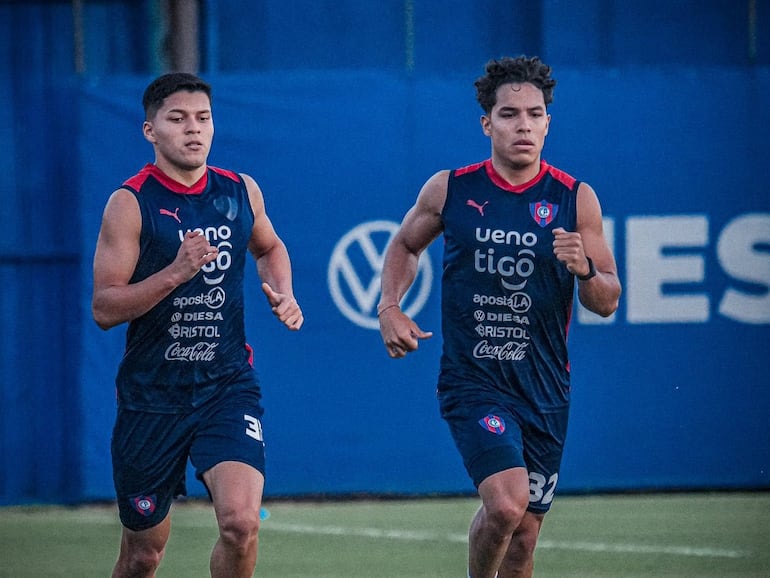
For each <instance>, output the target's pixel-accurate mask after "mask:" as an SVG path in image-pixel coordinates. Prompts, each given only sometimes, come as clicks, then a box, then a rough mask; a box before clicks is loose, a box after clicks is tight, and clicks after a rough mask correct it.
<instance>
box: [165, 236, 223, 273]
mask: <svg viewBox="0 0 770 578" xmlns="http://www.w3.org/2000/svg"><path fill="white" fill-rule="evenodd" d="M218 254H219V250H218V249H217V248H216V247H214V246H212V245H209V242H208V240H207V239H206V236H205V235H203V234H202V233H201V232H200V231H187V233H185V236H184V239H182V244H181V245H180V246H179V250H178V251H177V254H176V258H175V259H174V262H173V263H172V266H173V267H174V268H175V269H176V271H177V272H178V274H179V276H180V277H181V279H180V283H184V282H186V281H189V280H190V279H192V278H193V277H195V275H196V274H197V273H198V271H200V270H201V267H203V266H204V265H208V264H209V263H211V262H212V261H213V260H215V259H216V258H217V255H218Z"/></svg>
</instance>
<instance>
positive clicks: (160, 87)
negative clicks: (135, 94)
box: [142, 72, 211, 120]
mask: <svg viewBox="0 0 770 578" xmlns="http://www.w3.org/2000/svg"><path fill="white" fill-rule="evenodd" d="M180 90H186V91H188V92H205V93H206V96H208V97H209V102H210V101H211V85H209V84H208V83H207V82H206V81H204V80H202V79H200V78H198V77H197V76H195V75H194V74H189V73H187V72H170V73H168V74H164V75H162V76H159V77H158V78H156V79H155V80H153V81H152V82H151V83H150V84H149V86H148V87H147V88H146V89H145V91H144V96H143V97H142V105H143V106H144V115H145V118H146V119H147V120H149V119H151V118H152V117H154V116H155V114H156V113H157V112H158V110H160V107H162V106H163V101H164V100H166V98H168V97H169V96H171V95H172V94H174V93H175V92H179V91H180Z"/></svg>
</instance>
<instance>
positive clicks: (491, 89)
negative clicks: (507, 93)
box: [473, 56, 556, 114]
mask: <svg viewBox="0 0 770 578" xmlns="http://www.w3.org/2000/svg"><path fill="white" fill-rule="evenodd" d="M485 71H486V74H485V75H484V76H481V77H479V78H478V79H477V80H476V82H474V83H473V85H474V86H475V87H476V100H477V101H478V102H479V104H480V105H481V108H482V109H484V112H485V113H486V114H489V113H490V112H492V108H494V106H495V104H496V103H497V89H498V88H500V86H502V85H503V84H509V83H517V84H522V83H524V82H529V83H530V84H533V85H535V86H536V87H538V88H539V89H540V90H541V91H542V92H543V100H545V105H546V106H548V105H549V104H551V102H553V87H554V86H556V81H555V80H554V79H553V78H551V67H550V66H548V65H547V64H545V63H543V62H542V61H541V60H540V58H539V57H537V56H532V57H531V58H527V57H526V56H518V57H516V58H511V57H510V56H505V57H503V58H501V59H499V60H490V61H489V62H487V65H486V67H485Z"/></svg>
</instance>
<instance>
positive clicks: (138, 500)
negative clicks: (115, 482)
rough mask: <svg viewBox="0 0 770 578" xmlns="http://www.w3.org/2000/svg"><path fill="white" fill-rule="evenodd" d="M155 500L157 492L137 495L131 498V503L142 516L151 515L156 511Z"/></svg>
mask: <svg viewBox="0 0 770 578" xmlns="http://www.w3.org/2000/svg"><path fill="white" fill-rule="evenodd" d="M155 500H156V498H155V494H153V495H152V496H136V497H134V498H131V505H132V506H133V507H134V510H136V511H137V512H139V513H140V514H141V515H142V516H149V515H151V514H152V513H153V512H154V511H155Z"/></svg>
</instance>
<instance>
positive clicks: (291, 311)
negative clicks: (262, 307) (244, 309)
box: [262, 283, 305, 331]
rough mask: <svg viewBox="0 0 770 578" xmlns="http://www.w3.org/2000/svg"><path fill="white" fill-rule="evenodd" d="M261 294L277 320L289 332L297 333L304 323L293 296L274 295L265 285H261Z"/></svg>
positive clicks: (268, 286)
mask: <svg viewBox="0 0 770 578" xmlns="http://www.w3.org/2000/svg"><path fill="white" fill-rule="evenodd" d="M262 292H263V293H264V294H265V296H266V297H267V302H268V303H270V307H271V308H272V310H273V314H274V315H275V316H276V317H277V318H278V320H279V321H280V322H281V323H283V324H284V325H285V326H286V327H288V328H289V329H290V330H291V331H297V330H298V329H299V328H300V327H302V324H303V323H304V321H305V318H304V317H303V316H302V310H301V309H300V308H299V304H298V303H297V300H296V299H294V297H293V296H291V295H287V294H285V293H276V292H275V291H273V288H272V287H270V285H268V284H267V283H262Z"/></svg>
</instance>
